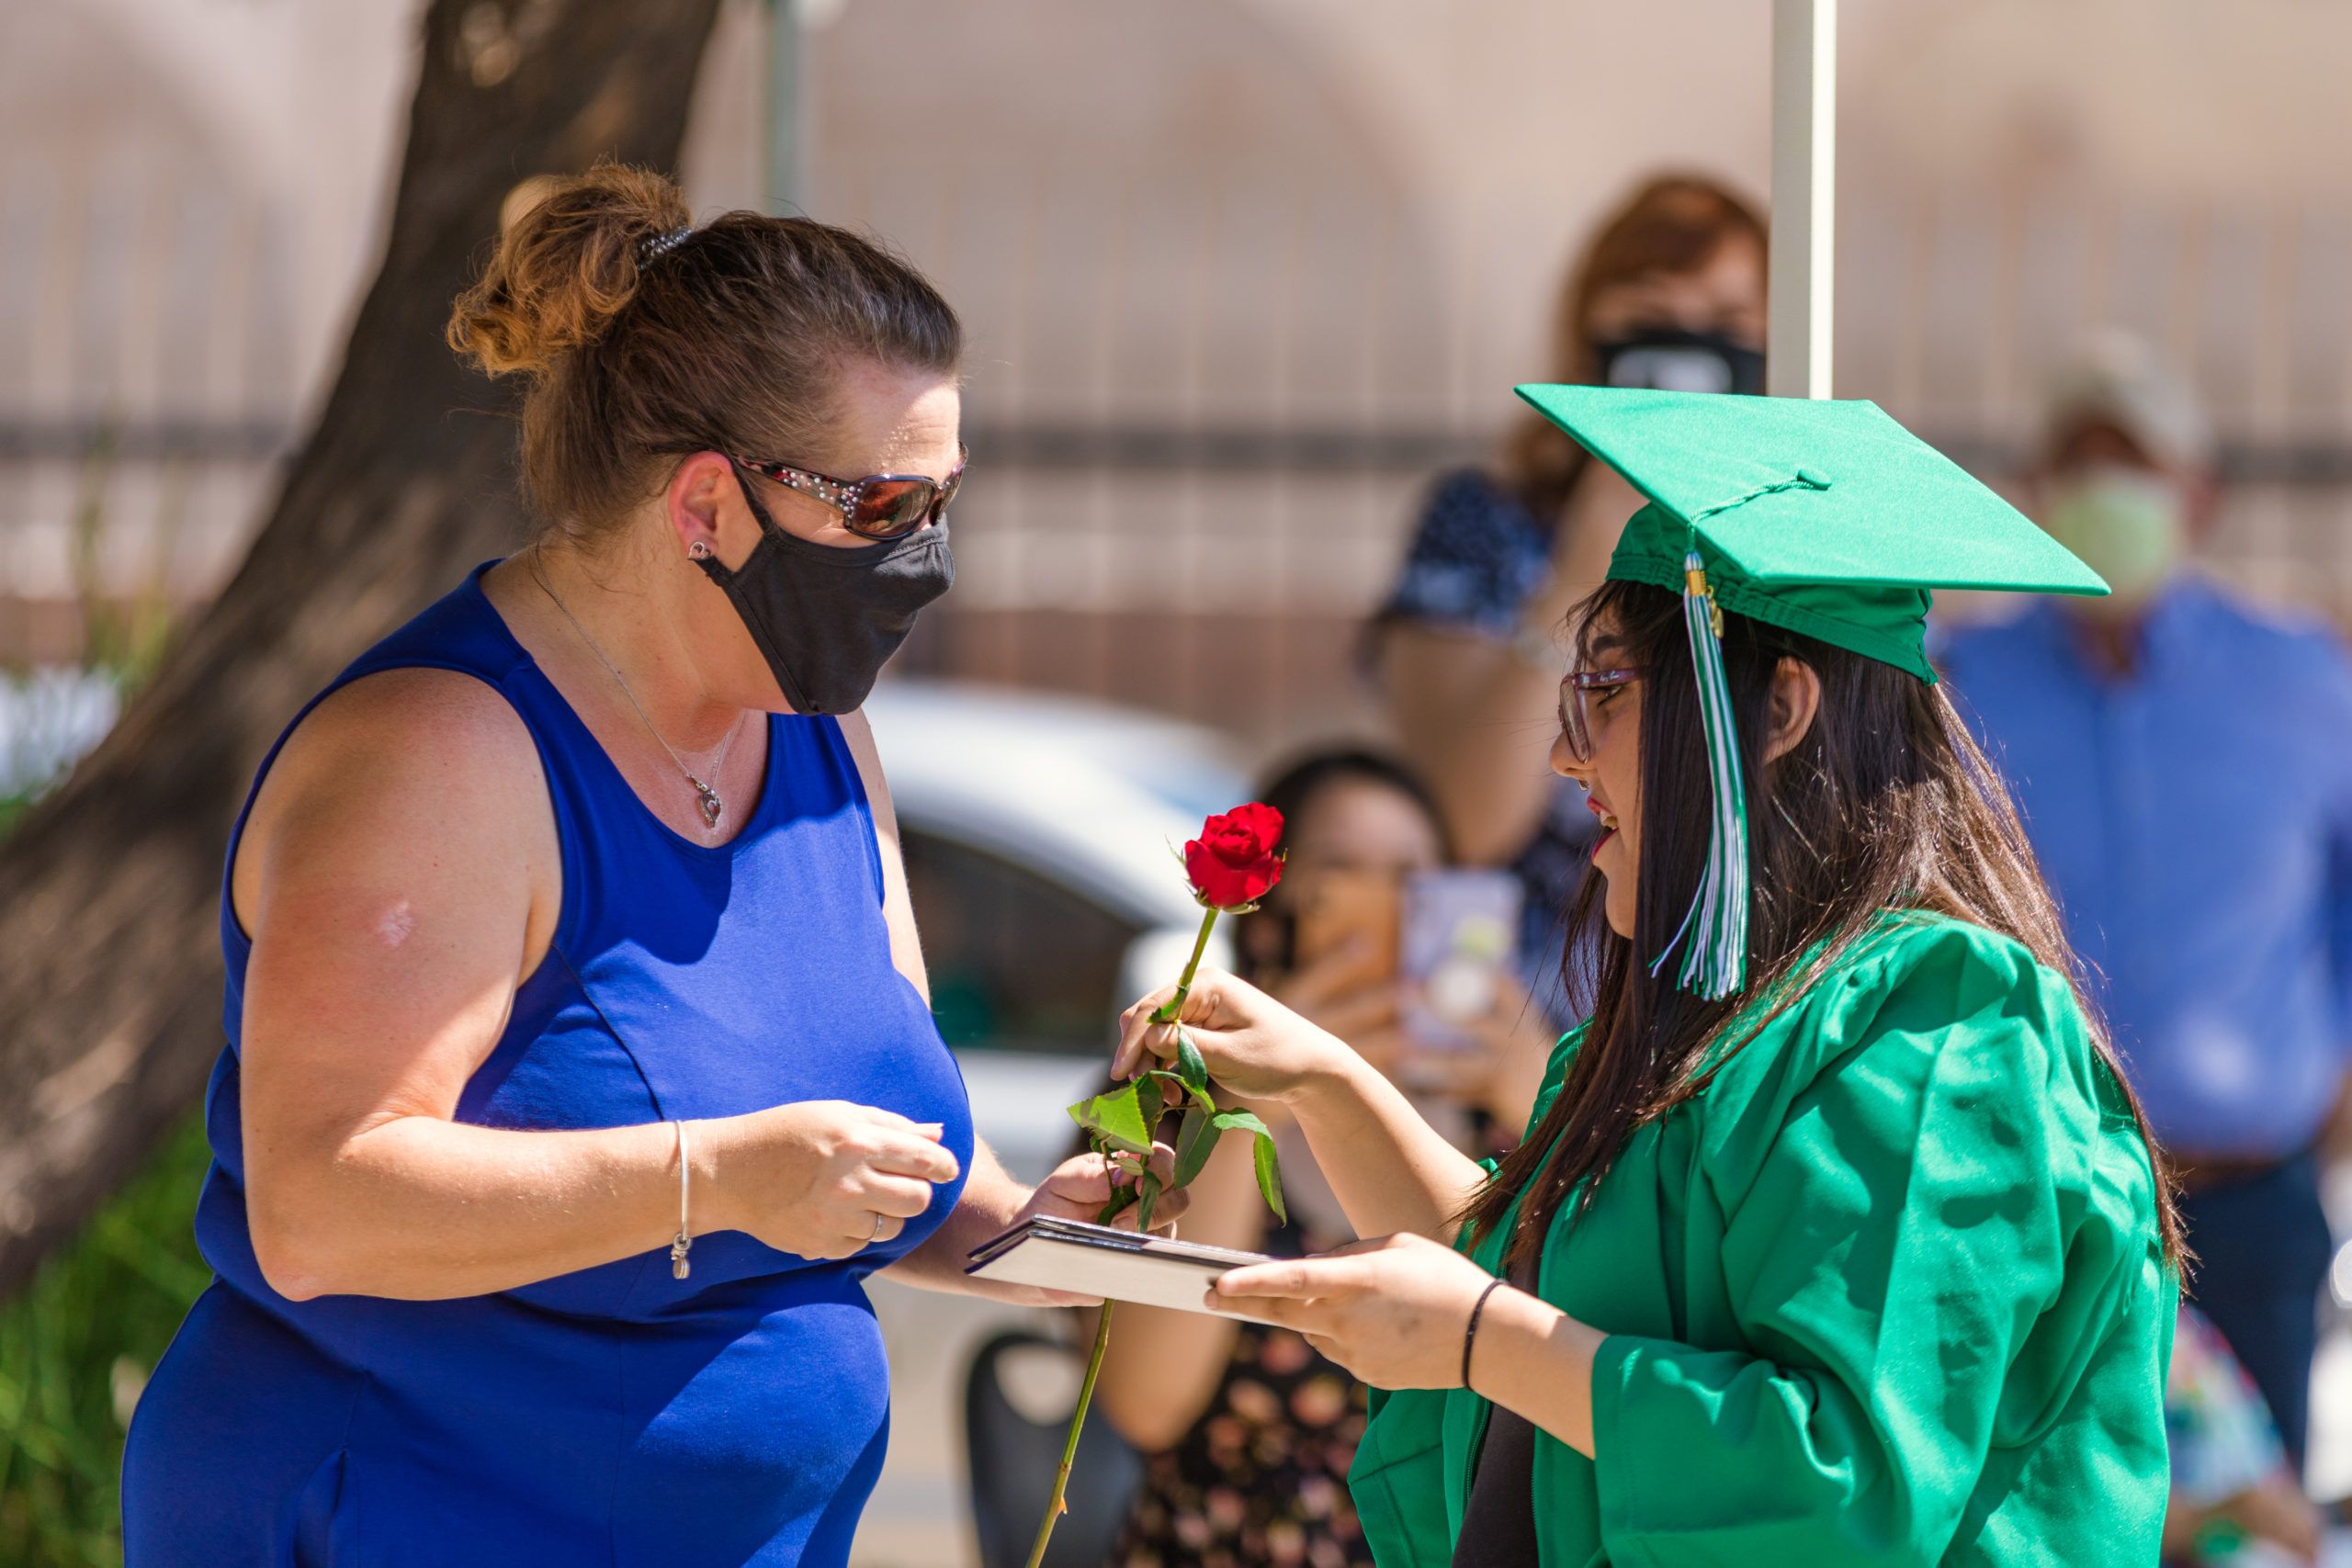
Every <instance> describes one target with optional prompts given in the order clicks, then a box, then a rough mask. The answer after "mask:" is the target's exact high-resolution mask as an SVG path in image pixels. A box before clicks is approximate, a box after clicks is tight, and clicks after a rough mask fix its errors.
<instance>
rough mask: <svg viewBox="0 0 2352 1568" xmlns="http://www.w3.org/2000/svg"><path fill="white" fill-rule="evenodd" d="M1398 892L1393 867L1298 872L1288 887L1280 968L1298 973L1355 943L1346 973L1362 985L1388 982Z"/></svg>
mask: <svg viewBox="0 0 2352 1568" xmlns="http://www.w3.org/2000/svg"><path fill="white" fill-rule="evenodd" d="M1403 894H1404V884H1403V882H1402V881H1400V880H1399V879H1398V877H1397V875H1396V874H1395V873H1393V872H1377V871H1341V870H1337V869H1333V870H1329V871H1323V870H1318V871H1317V872H1316V873H1315V874H1313V875H1312V876H1302V877H1300V878H1299V879H1298V881H1297V882H1295V884H1293V885H1292V886H1291V888H1290V902H1291V906H1292V909H1293V915H1292V922H1293V923H1292V927H1291V942H1290V948H1291V951H1290V955H1289V957H1290V962H1289V963H1288V964H1286V965H1285V966H1284V967H1286V968H1287V969H1288V970H1289V971H1290V972H1291V973H1292V974H1294V975H1295V974H1300V973H1303V972H1305V971H1306V970H1309V969H1313V968H1315V967H1317V965H1319V964H1325V963H1328V962H1329V960H1330V959H1331V958H1332V957H1333V956H1334V955H1335V954H1338V953H1343V952H1345V951H1347V950H1348V949H1349V948H1350V947H1351V946H1352V945H1358V944H1360V945H1361V948H1362V953H1363V956H1362V957H1361V959H1360V960H1359V961H1358V962H1356V963H1354V964H1350V965H1349V970H1350V974H1351V977H1353V978H1354V979H1355V980H1356V981H1357V982H1358V983H1359V984H1362V985H1364V986H1385V985H1387V984H1388V983H1390V982H1391V981H1393V980H1395V979H1396V978H1397V949H1398V941H1399V938H1400V936H1401V935H1402V931H1403V926H1404V921H1403V917H1402V914H1401V912H1400V911H1401V908H1402V899H1403Z"/></svg>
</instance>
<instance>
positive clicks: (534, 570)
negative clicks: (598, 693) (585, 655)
mask: <svg viewBox="0 0 2352 1568" xmlns="http://www.w3.org/2000/svg"><path fill="white" fill-rule="evenodd" d="M531 581H534V582H536V583H537V584H538V585H539V588H540V591H541V592H545V593H546V594H547V596H548V598H549V599H551V600H553V601H555V607H556V608H557V609H559V610H560V611H562V612H563V618H564V619H565V620H567V621H570V622H571V629H572V630H573V631H576V632H578V633H579V634H580V640H581V641H582V642H584V643H586V644H587V645H588V651H589V652H591V653H593V654H594V655H595V656H596V662H597V663H599V664H602V665H603V666H604V667H605V671H606V672H607V673H609V674H610V675H611V676H612V678H613V684H615V685H616V686H618V687H619V688H620V689H621V695H622V696H624V697H627V698H628V705H629V706H630V707H632V708H634V709H636V710H637V717H638V722H639V723H640V724H642V725H644V726H645V733H647V734H648V735H650V736H651V737H653V742H654V744H655V745H657V746H659V747H661V748H662V750H664V751H667V752H669V753H670V761H672V762H673V763H674V764H675V765H676V767H677V770H678V772H679V773H680V774H681V775H682V776H683V777H684V779H685V781H686V783H688V784H692V785H693V786H694V790H695V801H696V802H697V803H698V804H699V805H700V806H701V807H702V821H703V826H704V828H706V829H708V830H710V831H712V832H716V831H718V819H719V818H721V817H723V816H725V815H726V814H727V807H726V806H725V804H724V803H722V802H721V801H720V800H719V798H718V791H717V790H715V789H713V788H711V787H710V785H708V784H705V783H703V782H702V780H700V779H698V778H696V777H695V773H694V770H693V769H692V768H689V767H687V766H686V760H685V759H684V757H681V756H679V755H678V750H677V748H676V747H674V746H673V745H671V744H670V743H669V742H668V741H667V740H664V739H662V732H661V731H660V730H659V729H656V728H654V727H653V720H652V718H651V716H649V715H648V714H647V713H646V711H645V706H644V705H643V704H641V703H639V701H638V700H637V694H636V693H635V692H632V691H630V690H629V689H628V679H627V678H626V677H625V676H623V675H622V674H621V672H620V668H619V666H617V665H616V664H615V663H614V662H613V661H612V660H609V659H607V658H605V650H604V649H602V648H600V647H598V646H597V643H596V639H595V638H594V637H590V636H589V635H588V628H587V627H586V626H582V625H581V624H580V617H579V616H577V615H573V614H572V613H571V605H569V604H565V603H564V602H563V595H561V594H560V593H558V592H556V591H555V587H554V585H553V584H552V583H550V582H548V580H547V578H546V577H545V576H544V575H543V574H542V573H541V572H540V570H539V558H538V554H537V551H534V552H533V553H532V556H531ZM741 728H743V716H742V715H741V714H740V713H739V714H737V715H736V716H735V722H734V723H733V724H731V725H729V727H728V729H727V735H726V738H725V739H722V740H720V741H719V743H718V756H716V757H714V758H713V759H712V760H711V764H710V776H711V777H712V778H714V779H716V778H718V776H719V775H720V774H721V773H725V772H726V771H727V749H728V748H729V746H732V745H734V744H735V733H736V731H738V730H740V729H741Z"/></svg>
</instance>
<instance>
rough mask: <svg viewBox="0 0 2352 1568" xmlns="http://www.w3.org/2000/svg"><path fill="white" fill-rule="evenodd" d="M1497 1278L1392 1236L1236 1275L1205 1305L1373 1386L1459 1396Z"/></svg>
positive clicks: (1431, 1247) (1443, 1251) (1425, 1242)
mask: <svg viewBox="0 0 2352 1568" xmlns="http://www.w3.org/2000/svg"><path fill="white" fill-rule="evenodd" d="M1494 1279H1495V1277H1494V1276H1493V1275H1491V1274H1489V1273H1487V1271H1486V1270H1485V1269H1481V1268H1479V1267H1478V1265H1476V1263H1473V1262H1471V1261H1470V1260H1469V1259H1468V1258H1464V1257H1463V1256H1462V1255H1461V1254H1460V1253H1458V1252H1456V1251H1454V1250H1453V1248H1452V1247H1443V1246H1441V1245H1439V1244H1438V1243H1436V1242H1434V1241H1431V1240H1430V1239H1429V1238H1428V1237H1427V1236H1419V1235H1391V1236H1383V1237H1381V1238H1380V1239H1379V1240H1377V1241H1360V1242H1356V1243H1354V1244H1353V1245H1351V1246H1348V1247H1340V1249H1339V1250H1338V1251H1336V1252H1330V1253H1327V1254H1325V1255H1324V1256H1322V1257H1320V1258H1298V1259H1296V1260H1295V1261H1285V1262H1280V1263H1253V1264H1251V1265H1250V1266H1249V1267H1247V1268H1244V1269H1233V1270H1232V1271H1231V1272H1229V1273H1227V1274H1223V1275H1220V1276H1218V1278H1217V1280H1216V1284H1215V1285H1214V1286H1213V1287H1211V1289H1210V1290H1209V1292H1208V1294H1207V1295H1206V1296H1205V1297H1204V1298H1203V1301H1204V1305H1206V1306H1207V1307H1208V1309H1209V1310H1210V1311H1211V1312H1219V1311H1222V1312H1237V1311H1246V1312H1248V1313H1250V1314H1251V1315H1253V1316H1256V1317H1261V1318H1264V1319H1266V1320H1268V1321H1269V1322H1272V1323H1279V1324H1282V1325H1284V1326H1285V1327H1289V1328H1295V1329H1296V1330H1298V1332H1299V1333H1301V1334H1303V1335H1305V1336H1306V1342H1307V1343H1308V1344H1310V1345H1312V1346H1314V1347H1315V1348H1317V1350H1320V1351H1321V1352H1322V1353H1323V1354H1324V1355H1326V1356H1329V1358H1330V1359H1333V1360H1335V1361H1337V1362H1339V1363H1340V1365H1341V1366H1342V1367H1345V1368H1346V1369H1347V1370H1348V1371H1349V1372H1351V1374H1353V1375H1354V1376H1356V1377H1358V1378H1360V1379H1362V1380H1363V1382H1368V1383H1370V1384H1372V1386H1373V1387H1374V1388H1459V1387H1460V1386H1461V1385H1462V1339H1463V1334H1464V1331H1465V1330H1466V1329H1467V1328H1468V1327H1469V1325H1470V1312H1471V1309H1472V1308H1473V1307H1475V1306H1476V1305H1477V1304H1478V1297H1479V1296H1480V1294H1481V1293H1483V1292H1485V1291H1486V1289H1487V1286H1489V1285H1491V1284H1493V1283H1494Z"/></svg>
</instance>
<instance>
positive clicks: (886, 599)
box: [694, 469, 956, 716]
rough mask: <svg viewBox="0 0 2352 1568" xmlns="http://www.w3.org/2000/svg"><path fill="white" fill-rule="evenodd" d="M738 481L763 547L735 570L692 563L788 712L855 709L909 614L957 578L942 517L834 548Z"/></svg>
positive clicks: (902, 637) (905, 629) (900, 638)
mask: <svg viewBox="0 0 2352 1568" xmlns="http://www.w3.org/2000/svg"><path fill="white" fill-rule="evenodd" d="M735 482H736V483H737V484H739V485H741V487H742V490H743V500H744V501H745V502H747V503H748V504H749V505H750V506H751V509H752V516H753V517H754V518H756V519H757V520H758V522H759V525H760V542H759V543H758V544H756V545H753V546H752V553H751V554H750V555H749V556H747V557H745V558H744V560H743V564H742V565H741V566H740V567H738V568H736V569H735V570H732V571H729V570H727V568H726V567H725V566H724V565H722V564H720V562H719V561H718V558H716V557H713V556H697V557H695V558H694V562H695V565H696V566H698V567H700V568H702V570H703V572H704V575H706V576H707V577H708V578H709V579H710V580H711V581H713V582H716V583H717V584H718V586H719V589H720V590H721V591H722V592H725V593H726V595H727V597H728V600H729V603H731V604H733V605H734V606H735V613H736V614H737V615H741V616H742V617H743V626H744V628H745V629H746V630H748V631H749V632H750V633H751V634H752V642H753V643H754V644H756V645H757V646H758V648H759V650H760V652H761V654H762V655H763V657H765V658H766V660H767V661H768V669H769V671H771V672H772V673H773V674H774V675H775V683H776V687H777V689H778V690H780V691H782V692H783V693H784V700H785V701H786V702H788V703H790V704H791V705H792V708H793V711H794V712H795V713H802V714H809V715H812V716H813V715H816V714H843V713H851V712H854V711H855V710H856V709H857V708H859V707H861V706H863V705H865V699H866V695H867V694H869V693H871V692H872V691H873V690H874V682H875V681H876V679H877V678H878V677H879V676H880V675H881V673H882V666H883V665H885V664H887V663H888V662H889V661H890V656H891V655H892V654H894V653H896V652H898V651H899V644H900V643H902V642H904V641H906V640H907V634H908V633H909V632H910V631H912V630H913V629H914V624H915V613H916V612H917V611H919V610H921V609H922V607H923V606H924V605H925V604H930V603H931V602H932V601H933V600H934V599H936V598H938V597H939V596H940V595H941V594H943V593H944V592H947V590H948V589H949V588H950V587H952V586H953V585H954V583H955V581H956V558H955V556H954V555H952V554H951V553H950V552H949V550H948V547H947V522H946V519H945V518H942V519H941V520H940V521H938V522H936V523H934V524H933V525H931V526H929V527H927V528H918V529H916V530H915V531H914V532H913V533H911V534H909V535H908V536H906V537H905V538H902V539H880V540H876V542H875V543H873V544H871V545H864V546H857V547H850V548H846V549H835V548H833V547H831V546H829V545H820V544H813V543H811V542H810V541H809V540H807V539H803V538H800V537H798V536H795V535H792V534H787V533H786V532H785V531H784V530H783V529H782V528H780V527H778V526H777V525H776V522H775V518H773V517H771V516H769V515H768V511H767V508H766V507H764V506H762V505H761V504H760V498H759V497H758V496H757V495H755V494H753V493H752V485H751V481H750V480H749V479H745V478H744V477H743V475H742V472H741V469H738V470H737V471H736V475H735Z"/></svg>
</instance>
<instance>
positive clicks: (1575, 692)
mask: <svg viewBox="0 0 2352 1568" xmlns="http://www.w3.org/2000/svg"><path fill="white" fill-rule="evenodd" d="M1641 678H1642V672H1641V671H1639V670H1635V669H1630V668H1629V669H1623V670H1579V671H1577V672H1576V673H1575V674H1573V675H1571V676H1569V677H1568V678H1567V679H1566V680H1565V681H1563V682H1560V733H1561V734H1562V735H1563V736H1565V737H1566V738H1567V742H1568V755H1569V756H1571V757H1574V758H1575V759H1576V760H1577V761H1579V762H1589V761H1592V734H1593V726H1592V710H1593V709H1595V708H1604V709H1605V708H1606V706H1607V705H1608V699H1609V696H1610V694H1611V693H1613V692H1615V691H1616V690H1617V689H1618V688H1619V687H1621V686H1626V685H1631V684H1632V683H1633V682H1635V681H1638V680H1640V679H1641Z"/></svg>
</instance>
